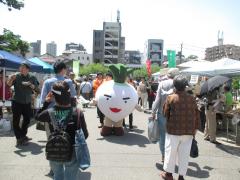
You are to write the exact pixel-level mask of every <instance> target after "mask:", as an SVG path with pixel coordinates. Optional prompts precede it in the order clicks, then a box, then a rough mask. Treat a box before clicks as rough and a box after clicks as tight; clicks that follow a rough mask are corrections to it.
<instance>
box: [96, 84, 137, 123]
mask: <svg viewBox="0 0 240 180" xmlns="http://www.w3.org/2000/svg"><path fill="white" fill-rule="evenodd" d="M96 100H97V102H98V107H99V109H100V110H101V111H102V113H103V114H104V115H105V116H106V117H108V118H109V119H111V120H112V121H114V122H118V121H121V120H122V119H123V118H125V117H126V116H128V115H129V114H130V113H132V112H133V110H134V109H135V106H136V105H137V101H138V96H137V92H136V90H135V88H134V87H133V86H132V85H130V84H128V83H116V82H114V81H113V80H111V81H106V82H104V83H103V84H102V85H101V86H100V87H99V88H98V90H97V92H96Z"/></svg>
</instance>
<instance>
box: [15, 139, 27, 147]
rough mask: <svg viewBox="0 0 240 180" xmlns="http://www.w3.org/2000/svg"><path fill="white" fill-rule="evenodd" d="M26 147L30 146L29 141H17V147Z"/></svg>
mask: <svg viewBox="0 0 240 180" xmlns="http://www.w3.org/2000/svg"><path fill="white" fill-rule="evenodd" d="M26 145H28V141H27V140H26V138H20V139H17V143H16V146H26Z"/></svg>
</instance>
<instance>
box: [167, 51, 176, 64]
mask: <svg viewBox="0 0 240 180" xmlns="http://www.w3.org/2000/svg"><path fill="white" fill-rule="evenodd" d="M167 59H168V67H169V68H175V67H176V52H175V51H173V50H167Z"/></svg>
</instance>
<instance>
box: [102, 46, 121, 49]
mask: <svg viewBox="0 0 240 180" xmlns="http://www.w3.org/2000/svg"><path fill="white" fill-rule="evenodd" d="M104 49H116V50H118V46H104Z"/></svg>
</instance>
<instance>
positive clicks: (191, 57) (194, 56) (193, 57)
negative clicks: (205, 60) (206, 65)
mask: <svg viewBox="0 0 240 180" xmlns="http://www.w3.org/2000/svg"><path fill="white" fill-rule="evenodd" d="M187 59H188V60H192V59H198V56H196V55H189V56H188V57H187Z"/></svg>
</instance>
